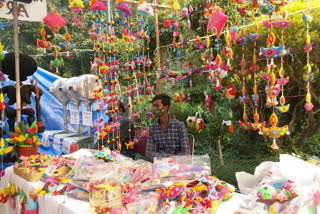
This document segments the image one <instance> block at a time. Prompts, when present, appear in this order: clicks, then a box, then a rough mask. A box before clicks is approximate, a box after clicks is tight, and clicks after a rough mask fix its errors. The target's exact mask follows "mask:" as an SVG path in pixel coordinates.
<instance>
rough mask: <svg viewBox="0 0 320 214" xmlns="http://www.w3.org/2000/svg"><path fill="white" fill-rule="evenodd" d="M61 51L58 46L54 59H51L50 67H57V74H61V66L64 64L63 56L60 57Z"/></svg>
mask: <svg viewBox="0 0 320 214" xmlns="http://www.w3.org/2000/svg"><path fill="white" fill-rule="evenodd" d="M58 56H59V51H58V49H57V48H56V49H55V52H54V60H52V61H50V69H52V68H56V73H55V74H56V75H59V67H61V66H64V61H63V59H62V58H60V59H58Z"/></svg>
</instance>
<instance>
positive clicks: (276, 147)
mask: <svg viewBox="0 0 320 214" xmlns="http://www.w3.org/2000/svg"><path fill="white" fill-rule="evenodd" d="M271 149H274V150H278V149H279V147H278V145H277V143H276V139H273V144H272V146H271Z"/></svg>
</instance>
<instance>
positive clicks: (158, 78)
mask: <svg viewBox="0 0 320 214" xmlns="http://www.w3.org/2000/svg"><path fill="white" fill-rule="evenodd" d="M155 4H157V0H155ZM158 18H159V11H158V6H155V8H154V19H155V25H156V44H157V92H156V94H161V79H160V75H161V63H160V35H159V26H158V25H159V20H158Z"/></svg>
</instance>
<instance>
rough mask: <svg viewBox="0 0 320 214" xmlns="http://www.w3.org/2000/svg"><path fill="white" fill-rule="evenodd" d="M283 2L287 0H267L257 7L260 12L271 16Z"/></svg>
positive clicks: (279, 8) (285, 2)
mask: <svg viewBox="0 0 320 214" xmlns="http://www.w3.org/2000/svg"><path fill="white" fill-rule="evenodd" d="M285 4H287V0H281V1H279V2H277V1H273V0H269V2H267V3H264V4H262V5H261V6H260V7H259V9H260V12H261V14H263V15H268V16H271V15H273V14H275V13H276V12H279V11H280V10H281V8H282V7H283V6H284V5H285Z"/></svg>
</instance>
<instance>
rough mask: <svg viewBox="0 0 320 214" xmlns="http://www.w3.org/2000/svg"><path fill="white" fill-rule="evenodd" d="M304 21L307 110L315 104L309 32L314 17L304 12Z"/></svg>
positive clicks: (304, 78)
mask: <svg viewBox="0 0 320 214" xmlns="http://www.w3.org/2000/svg"><path fill="white" fill-rule="evenodd" d="M307 4H308V11H307V12H308V13H310V9H309V8H310V6H309V1H307ZM302 18H303V21H304V22H305V23H306V24H307V33H306V38H305V42H306V45H305V46H304V51H305V52H306V53H307V64H306V66H305V72H304V74H303V80H304V81H305V82H307V86H306V88H307V94H306V104H305V105H304V108H305V109H306V110H307V111H311V110H312V109H313V104H312V102H311V94H310V89H311V86H310V82H311V81H312V80H313V78H314V73H312V68H311V64H310V52H311V50H312V45H311V41H310V40H311V39H310V34H309V29H310V27H309V24H310V23H311V22H312V17H311V16H310V15H308V14H307V13H303V16H302Z"/></svg>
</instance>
